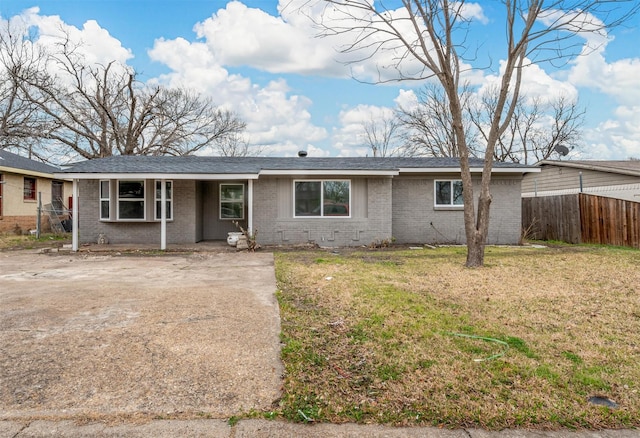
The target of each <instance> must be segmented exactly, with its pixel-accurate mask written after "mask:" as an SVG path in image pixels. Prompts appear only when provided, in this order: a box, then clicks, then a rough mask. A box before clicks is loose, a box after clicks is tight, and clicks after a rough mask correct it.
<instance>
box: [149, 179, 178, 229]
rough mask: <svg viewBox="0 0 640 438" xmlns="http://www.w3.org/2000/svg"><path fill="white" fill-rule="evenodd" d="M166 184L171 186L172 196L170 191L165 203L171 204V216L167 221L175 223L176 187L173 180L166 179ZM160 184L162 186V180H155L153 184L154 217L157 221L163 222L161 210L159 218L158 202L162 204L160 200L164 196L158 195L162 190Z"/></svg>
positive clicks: (166, 195)
mask: <svg viewBox="0 0 640 438" xmlns="http://www.w3.org/2000/svg"><path fill="white" fill-rule="evenodd" d="M164 182H165V183H170V184H171V196H169V191H168V190H167V191H166V193H165V202H168V203H169V216H167V221H173V191H174V190H175V186H174V185H173V180H169V179H166V180H164ZM158 184H162V180H161V179H157V180H155V182H154V184H153V188H154V190H153V193H154V202H153V215H154V217H155V219H156V220H157V221H159V220H162V210H160V216H158V202H162V199H160V198H161V196H162V195H161V194H160V193H158V192H159V190H160V188H158Z"/></svg>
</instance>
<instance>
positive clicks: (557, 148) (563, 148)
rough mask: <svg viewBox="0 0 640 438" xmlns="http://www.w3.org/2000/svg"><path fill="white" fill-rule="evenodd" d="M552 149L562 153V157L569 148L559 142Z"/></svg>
mask: <svg viewBox="0 0 640 438" xmlns="http://www.w3.org/2000/svg"><path fill="white" fill-rule="evenodd" d="M553 150H554V151H556V152H557V153H559V154H560V155H562V156H563V157H566V156H567V154H568V153H569V148H568V147H566V146H563V145H561V144H559V145H557V146H556V147H554V148H553Z"/></svg>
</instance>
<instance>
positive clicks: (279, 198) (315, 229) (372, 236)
mask: <svg viewBox="0 0 640 438" xmlns="http://www.w3.org/2000/svg"><path fill="white" fill-rule="evenodd" d="M351 190H352V194H351V196H352V203H351V206H352V211H351V217H350V218H335V219H334V218H327V217H325V218H308V219H307V218H294V217H293V204H292V202H293V180H291V179H287V178H271V179H266V178H263V179H260V180H258V181H256V182H254V228H256V229H257V230H258V242H260V243H261V244H267V245H279V244H283V245H293V244H303V243H316V244H318V245H320V246H360V245H368V244H370V243H372V242H373V241H375V240H380V239H386V238H390V237H391V205H390V203H389V202H388V200H389V199H390V197H391V179H388V178H366V179H365V178H361V179H358V180H352V185H351ZM356 196H366V199H367V200H366V202H359V201H358V202H356V201H355V200H354V197H356Z"/></svg>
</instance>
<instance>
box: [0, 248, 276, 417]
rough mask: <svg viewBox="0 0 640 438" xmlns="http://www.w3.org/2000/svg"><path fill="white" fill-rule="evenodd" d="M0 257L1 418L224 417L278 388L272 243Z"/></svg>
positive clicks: (265, 400)
mask: <svg viewBox="0 0 640 438" xmlns="http://www.w3.org/2000/svg"><path fill="white" fill-rule="evenodd" d="M0 268H1V270H0V344H1V345H2V346H3V354H2V355H1V356H0V375H2V380H3V381H2V385H0V411H1V412H2V414H0V418H3V419H9V418H17V417H36V418H37V417H51V416H59V417H82V416H95V415H98V416H105V415H106V416H109V415H112V416H117V415H123V416H130V415H135V414H140V413H142V414H150V415H160V416H167V415H169V416H175V415H180V416H181V417H184V415H185V414H186V415H187V416H189V415H191V414H193V416H194V417H196V416H199V417H201V416H202V415H206V416H211V417H218V418H223V417H229V416H231V415H237V414H238V413H239V412H243V411H248V410H251V409H255V410H263V409H269V408H270V407H271V405H272V404H273V402H274V401H275V400H277V399H278V397H279V396H280V386H281V375H282V367H281V363H280V360H279V338H278V336H279V331H280V325H279V314H278V307H277V303H276V301H275V297H274V292H275V277H274V272H273V257H272V255H271V254H268V253H259V254H248V253H237V254H233V253H220V254H218V253H198V254H183V255H168V256H163V257H157V256H156V257H144V256H136V257H126V256H114V255H94V254H89V255H87V254H79V255H64V256H62V255H58V256H47V255H41V254H33V253H28V252H5V253H1V254H0Z"/></svg>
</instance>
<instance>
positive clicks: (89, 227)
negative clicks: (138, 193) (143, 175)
mask: <svg viewBox="0 0 640 438" xmlns="http://www.w3.org/2000/svg"><path fill="white" fill-rule="evenodd" d="M98 185H99V181H97V180H83V181H80V187H79V192H80V193H79V196H80V201H79V204H78V206H79V208H80V214H79V218H78V219H79V222H80V225H79V227H78V230H79V239H80V242H81V243H93V242H97V240H98V237H99V235H100V234H104V235H105V236H106V237H107V239H108V240H109V243H115V244H117V243H151V244H153V243H157V244H158V245H160V221H155V220H150V219H148V220H147V221H144V222H117V221H101V220H100V219H99V212H100V209H99V197H98ZM153 187H154V181H153V180H147V190H146V192H147V193H146V199H145V200H146V207H147V218H153V208H155V200H154V193H153V189H152V188H153ZM150 188H151V189H150ZM113 195H115V194H112V197H111V202H112V203H114V202H117V200H116V199H115V197H114V196H113ZM173 203H174V205H173V216H174V220H173V221H167V243H194V242H196V223H197V221H196V219H195V213H196V205H195V204H196V182H195V181H183V180H176V181H173ZM113 211H114V212H115V210H113ZM113 215H114V216H112V217H115V213H113Z"/></svg>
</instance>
